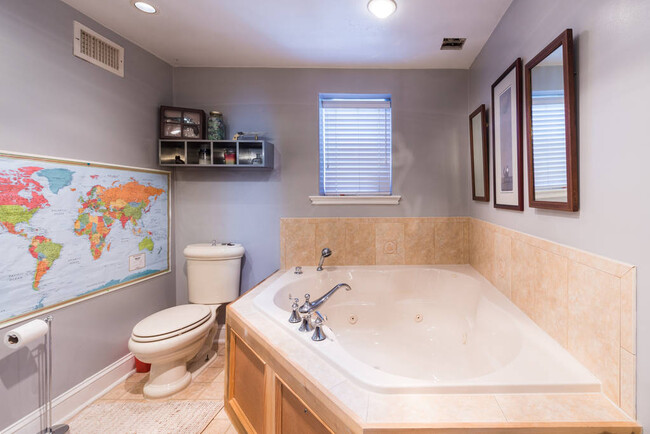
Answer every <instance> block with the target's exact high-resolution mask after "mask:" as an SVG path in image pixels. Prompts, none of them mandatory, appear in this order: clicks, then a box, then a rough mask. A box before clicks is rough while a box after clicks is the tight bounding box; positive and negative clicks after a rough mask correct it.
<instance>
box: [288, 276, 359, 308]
mask: <svg viewBox="0 0 650 434" xmlns="http://www.w3.org/2000/svg"><path fill="white" fill-rule="evenodd" d="M339 288H345V290H346V291H350V290H351V289H352V288H351V287H350V285H348V284H347V283H339V284H338V285H336V286H335V287H334V288H332V289H330V290H329V291H327V294H325V295H323V296H322V297H320V298H318V299H316V300H314V301H311V302H310V301H309V298H310V297H311V296H310V295H309V294H305V303H304V304H303V305H302V306H300V309H299V311H300V313H311V312H312V311H314V310H316V309H318V307H319V306H320V305H321V304H323V303H325V302H326V301H327V299H328V298H330V297H331V296H332V294H334V293H335V292H336V291H338V289H339Z"/></svg>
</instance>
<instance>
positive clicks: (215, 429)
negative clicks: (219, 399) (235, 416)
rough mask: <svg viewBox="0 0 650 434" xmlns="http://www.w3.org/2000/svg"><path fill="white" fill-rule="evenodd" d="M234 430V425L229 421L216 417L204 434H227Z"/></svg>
mask: <svg viewBox="0 0 650 434" xmlns="http://www.w3.org/2000/svg"><path fill="white" fill-rule="evenodd" d="M223 412H224V410H221V412H220V413H223ZM230 428H232V424H231V423H230V421H229V420H228V419H226V420H223V419H217V418H216V417H215V418H214V419H212V422H210V424H209V425H208V426H207V427H206V428H205V429H204V430H203V433H202V434H225V433H227V432H228V430H229V429H230Z"/></svg>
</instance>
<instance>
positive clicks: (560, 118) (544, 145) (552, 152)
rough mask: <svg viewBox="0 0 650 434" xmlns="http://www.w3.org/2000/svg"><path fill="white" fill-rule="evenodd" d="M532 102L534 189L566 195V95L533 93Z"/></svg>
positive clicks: (544, 92) (552, 92)
mask: <svg viewBox="0 0 650 434" xmlns="http://www.w3.org/2000/svg"><path fill="white" fill-rule="evenodd" d="M532 102H533V104H532V106H533V107H532V109H533V113H532V114H533V168H534V171H535V190H536V191H540V192H543V191H547V192H548V193H547V195H549V194H553V192H563V193H564V192H565V191H566V184H567V175H566V131H565V129H564V123H565V122H564V94H563V92H562V91H533V99H532ZM542 194H544V193H542Z"/></svg>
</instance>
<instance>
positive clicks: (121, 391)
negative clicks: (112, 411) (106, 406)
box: [100, 382, 133, 400]
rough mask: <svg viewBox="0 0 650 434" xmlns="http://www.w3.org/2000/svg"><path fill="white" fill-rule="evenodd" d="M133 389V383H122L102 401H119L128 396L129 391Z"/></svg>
mask: <svg viewBox="0 0 650 434" xmlns="http://www.w3.org/2000/svg"><path fill="white" fill-rule="evenodd" d="M131 387H133V383H126V382H124V383H120V384H118V385H117V386H115V387H114V388H112V389H111V390H109V391H108V392H107V393H106V394H105V395H104V396H102V397H101V398H100V399H102V400H119V399H120V398H122V397H123V396H124V395H126V394H127V393H128V391H129V389H130V388H131Z"/></svg>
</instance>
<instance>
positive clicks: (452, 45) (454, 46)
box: [440, 38, 467, 50]
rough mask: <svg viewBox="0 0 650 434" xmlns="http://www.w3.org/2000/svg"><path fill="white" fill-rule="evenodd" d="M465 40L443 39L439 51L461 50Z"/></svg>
mask: <svg viewBox="0 0 650 434" xmlns="http://www.w3.org/2000/svg"><path fill="white" fill-rule="evenodd" d="M466 39H467V38H443V39H442V45H441V46H440V49H441V50H462V49H463V45H465V40H466Z"/></svg>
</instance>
